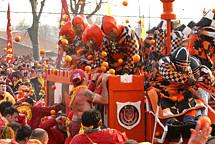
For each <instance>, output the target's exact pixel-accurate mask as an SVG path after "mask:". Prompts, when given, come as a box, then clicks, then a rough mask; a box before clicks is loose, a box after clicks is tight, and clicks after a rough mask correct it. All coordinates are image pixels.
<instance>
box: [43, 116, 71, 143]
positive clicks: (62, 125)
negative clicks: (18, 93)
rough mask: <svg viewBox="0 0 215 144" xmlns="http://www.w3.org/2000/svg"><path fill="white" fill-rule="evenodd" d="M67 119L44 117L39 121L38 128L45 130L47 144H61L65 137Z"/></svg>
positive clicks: (62, 117)
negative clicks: (47, 136) (47, 139)
mask: <svg viewBox="0 0 215 144" xmlns="http://www.w3.org/2000/svg"><path fill="white" fill-rule="evenodd" d="M66 122H67V117H65V116H58V117H57V118H55V117H53V116H49V118H48V117H46V119H44V120H43V121H41V123H40V125H39V127H40V128H42V129H44V130H46V131H47V133H48V135H49V142H48V144H63V143H64V141H65V139H66V136H67V131H66V130H67V128H66Z"/></svg>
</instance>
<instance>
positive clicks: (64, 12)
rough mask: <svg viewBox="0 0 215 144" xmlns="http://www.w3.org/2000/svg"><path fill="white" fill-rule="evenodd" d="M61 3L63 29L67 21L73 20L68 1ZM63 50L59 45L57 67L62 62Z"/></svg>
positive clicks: (62, 0) (61, 24) (64, 0)
mask: <svg viewBox="0 0 215 144" xmlns="http://www.w3.org/2000/svg"><path fill="white" fill-rule="evenodd" d="M61 4H62V8H61V17H60V25H59V29H61V27H62V26H63V25H64V24H65V23H66V22H68V21H71V17H70V13H69V9H68V4H67V1H66V0H61ZM59 39H61V38H60V37H59ZM63 52H64V51H63V50H62V48H61V47H59V46H58V57H57V62H56V65H57V67H58V66H59V65H60V63H61V60H62V56H63Z"/></svg>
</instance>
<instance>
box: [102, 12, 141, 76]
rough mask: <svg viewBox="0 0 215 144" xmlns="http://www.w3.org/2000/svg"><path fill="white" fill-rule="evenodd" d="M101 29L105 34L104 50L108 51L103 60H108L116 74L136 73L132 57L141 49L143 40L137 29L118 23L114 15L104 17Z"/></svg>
mask: <svg viewBox="0 0 215 144" xmlns="http://www.w3.org/2000/svg"><path fill="white" fill-rule="evenodd" d="M101 29H102V30H103V32H104V34H105V37H104V39H103V43H102V51H104V52H106V53H107V55H106V56H105V57H103V58H102V62H108V64H109V68H113V69H115V71H116V74H134V72H135V63H134V62H133V59H132V58H133V56H134V55H139V54H140V51H141V48H140V45H141V42H140V40H139V38H138V36H137V34H136V33H135V31H134V30H132V29H131V28H130V27H128V26H123V25H119V24H117V21H116V20H115V18H114V17H112V16H104V17H103V21H102V26H101Z"/></svg>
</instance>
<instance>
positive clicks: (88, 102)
mask: <svg viewBox="0 0 215 144" xmlns="http://www.w3.org/2000/svg"><path fill="white" fill-rule="evenodd" d="M71 82H72V84H73V85H74V88H73V90H72V92H70V95H71V97H70V107H71V109H72V111H73V117H72V124H71V125H72V127H71V136H72V137H73V136H75V135H76V134H78V132H79V130H80V127H81V116H82V113H83V112H85V111H87V110H90V109H91V108H93V104H94V103H95V104H108V97H107V96H108V92H107V90H106V89H105V88H103V92H104V95H103V96H101V95H99V94H96V93H93V92H92V91H90V90H89V89H88V86H87V82H88V81H87V76H86V73H85V72H84V71H83V70H81V69H76V70H74V71H73V72H72V74H71ZM104 85H105V84H104Z"/></svg>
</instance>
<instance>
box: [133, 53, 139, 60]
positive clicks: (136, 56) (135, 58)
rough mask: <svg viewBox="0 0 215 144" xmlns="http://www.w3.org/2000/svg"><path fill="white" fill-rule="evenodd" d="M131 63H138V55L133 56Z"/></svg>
mask: <svg viewBox="0 0 215 144" xmlns="http://www.w3.org/2000/svg"><path fill="white" fill-rule="evenodd" d="M133 61H134V62H139V61H140V56H139V55H138V54H135V55H134V56H133Z"/></svg>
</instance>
